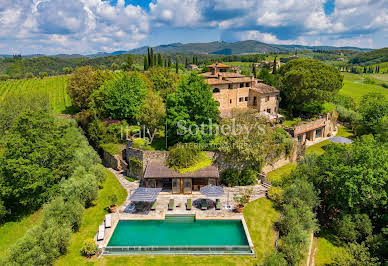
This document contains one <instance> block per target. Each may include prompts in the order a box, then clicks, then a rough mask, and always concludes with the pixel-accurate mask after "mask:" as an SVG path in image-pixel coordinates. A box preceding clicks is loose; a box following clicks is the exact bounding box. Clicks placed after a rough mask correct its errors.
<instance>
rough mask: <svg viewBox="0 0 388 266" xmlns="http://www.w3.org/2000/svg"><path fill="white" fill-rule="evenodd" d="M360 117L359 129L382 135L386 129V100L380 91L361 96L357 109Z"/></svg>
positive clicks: (387, 124)
mask: <svg viewBox="0 0 388 266" xmlns="http://www.w3.org/2000/svg"><path fill="white" fill-rule="evenodd" d="M358 111H359V112H360V114H361V116H362V119H361V120H360V125H361V126H362V128H361V130H362V131H363V132H364V133H372V134H375V135H376V134H379V135H380V136H383V138H385V137H384V136H385V135H386V134H387V131H388V123H387V119H388V100H387V99H386V98H385V96H384V95H383V94H381V93H369V94H366V95H364V96H363V97H362V99H361V103H360V107H359V109H358Z"/></svg>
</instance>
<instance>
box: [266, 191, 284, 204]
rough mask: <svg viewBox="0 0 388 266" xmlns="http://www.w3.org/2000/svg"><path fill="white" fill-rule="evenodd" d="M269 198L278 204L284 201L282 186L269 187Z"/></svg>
mask: <svg viewBox="0 0 388 266" xmlns="http://www.w3.org/2000/svg"><path fill="white" fill-rule="evenodd" d="M268 198H269V199H270V200H273V201H274V202H276V203H277V204H282V203H283V189H282V188H280V187H270V188H269V189H268Z"/></svg>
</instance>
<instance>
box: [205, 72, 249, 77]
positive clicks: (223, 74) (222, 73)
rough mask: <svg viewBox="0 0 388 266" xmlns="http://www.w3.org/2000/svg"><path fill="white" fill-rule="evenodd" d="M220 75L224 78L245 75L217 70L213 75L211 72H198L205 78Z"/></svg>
mask: <svg viewBox="0 0 388 266" xmlns="http://www.w3.org/2000/svg"><path fill="white" fill-rule="evenodd" d="M219 74H220V75H221V76H222V77H226V78H240V77H245V76H244V75H241V74H239V73H234V72H218V73H217V74H215V75H213V74H212V73H211V72H205V73H201V74H199V75H200V76H203V77H205V78H218V75H219Z"/></svg>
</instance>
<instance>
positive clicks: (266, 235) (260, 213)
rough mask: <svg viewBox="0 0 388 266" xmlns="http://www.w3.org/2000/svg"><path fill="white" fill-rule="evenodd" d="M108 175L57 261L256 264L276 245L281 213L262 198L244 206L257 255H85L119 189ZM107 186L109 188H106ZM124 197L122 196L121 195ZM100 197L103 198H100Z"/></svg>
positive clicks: (98, 263)
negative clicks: (110, 199)
mask: <svg viewBox="0 0 388 266" xmlns="http://www.w3.org/2000/svg"><path fill="white" fill-rule="evenodd" d="M110 179H111V177H110V178H109V179H108V181H107V183H108V182H109V188H108V185H107V184H106V185H105V187H104V189H103V190H101V194H102V195H104V196H102V198H105V200H103V201H102V203H100V202H97V204H96V206H94V207H92V208H93V209H94V210H92V211H90V209H88V210H87V211H86V212H85V215H84V221H87V223H84V224H83V225H82V227H81V230H80V232H79V233H76V234H74V235H73V237H72V242H71V246H70V248H69V253H68V254H67V255H66V256H64V257H62V258H60V260H58V261H57V263H56V264H57V265H86V264H93V265H168V264H174V265H255V264H259V263H260V262H262V261H263V259H264V258H265V256H267V255H268V254H270V253H271V252H272V250H273V249H274V243H275V238H276V232H275V231H274V223H275V222H276V221H277V220H278V218H279V216H280V213H279V211H277V210H275V208H274V206H273V203H272V202H271V201H270V200H268V199H265V198H261V199H258V200H255V201H253V202H251V203H249V204H248V205H247V206H246V207H245V209H244V217H245V220H246V222H247V225H248V228H249V233H250V235H251V238H252V241H253V244H254V246H255V253H256V258H255V257H251V256H180V255H178V256H171V255H169V256H164V255H157V256H144V255H142V256H140V255H139V256H103V257H102V258H92V259H85V258H83V257H82V256H81V255H80V253H79V249H80V247H81V245H82V242H83V240H84V239H86V238H88V237H93V235H94V234H95V233H96V230H97V228H98V225H99V224H100V223H101V222H102V220H103V218H104V214H105V212H104V211H103V210H102V209H103V208H104V207H105V206H106V205H107V201H106V195H109V193H110V192H111V191H112V190H117V189H119V186H120V185H119V184H118V181H116V182H113V181H112V180H110ZM105 189H106V190H108V191H105ZM122 199H123V198H122ZM99 200H100V199H99Z"/></svg>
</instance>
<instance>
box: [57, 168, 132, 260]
mask: <svg viewBox="0 0 388 266" xmlns="http://www.w3.org/2000/svg"><path fill="white" fill-rule="evenodd" d="M106 171H107V176H106V181H105V182H104V184H103V188H102V189H101V190H99V192H98V199H97V200H96V202H95V205H94V206H92V207H90V208H88V209H86V210H85V212H84V216H83V218H82V225H81V228H80V231H79V232H77V233H74V234H73V235H72V237H71V240H70V246H69V249H68V253H67V254H66V256H63V257H61V258H60V259H59V260H58V261H57V262H56V264H57V265H79V264H80V263H84V264H86V262H87V260H85V259H84V258H83V257H81V255H80V249H81V247H82V244H83V241H84V240H85V239H88V238H93V237H94V235H95V234H96V233H97V229H98V226H99V225H100V224H101V223H102V221H103V220H104V218H105V214H107V212H106V211H105V208H106V207H108V206H109V205H110V203H111V202H110V201H109V195H112V194H116V195H117V199H118V201H117V202H118V204H122V202H124V201H125V199H126V197H127V192H126V190H125V189H124V188H123V187H122V186H121V184H120V182H119V181H118V180H117V178H116V177H115V176H114V175H113V174H112V173H111V172H110V171H108V170H106Z"/></svg>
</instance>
